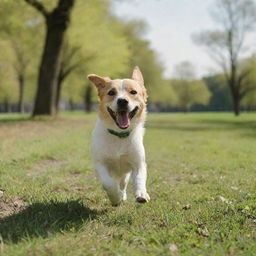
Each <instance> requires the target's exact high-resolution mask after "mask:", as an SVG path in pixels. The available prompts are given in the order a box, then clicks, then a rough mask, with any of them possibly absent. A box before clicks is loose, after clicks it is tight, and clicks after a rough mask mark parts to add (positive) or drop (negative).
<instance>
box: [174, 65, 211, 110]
mask: <svg viewBox="0 0 256 256" xmlns="http://www.w3.org/2000/svg"><path fill="white" fill-rule="evenodd" d="M174 77H176V79H173V80H171V85H172V87H173V88H174V91H175V93H176V94H177V106H178V107H179V108H181V109H182V110H183V111H184V112H187V111H188V110H189V109H190V107H191V106H193V105H195V104H201V105H206V104H208V102H209V99H210V96H211V92H210V91H209V89H208V87H207V86H206V84H205V82H204V81H203V80H196V76H195V71H194V67H193V65H192V64H191V63H190V62H181V63H180V64H178V65H176V67H175V71H174Z"/></svg>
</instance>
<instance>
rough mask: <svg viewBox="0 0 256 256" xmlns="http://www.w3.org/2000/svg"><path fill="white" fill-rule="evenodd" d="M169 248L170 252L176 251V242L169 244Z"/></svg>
mask: <svg viewBox="0 0 256 256" xmlns="http://www.w3.org/2000/svg"><path fill="white" fill-rule="evenodd" d="M169 250H170V251H171V252H177V251H178V247H177V245H176V244H172V243H171V244H169Z"/></svg>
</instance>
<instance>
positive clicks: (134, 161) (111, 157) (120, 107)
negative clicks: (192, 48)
mask: <svg viewBox="0 0 256 256" xmlns="http://www.w3.org/2000/svg"><path fill="white" fill-rule="evenodd" d="M88 79H90V80H91V81H92V82H93V83H94V84H95V85H96V87H97V89H98V95H99V98H100V105H99V118H98V120H97V124H96V127H95V129H94V132H93V138H92V146H91V151H92V155H93V161H94V166H95V169H96V171H97V173H98V175H99V177H100V179H101V181H102V184H103V188H104V189H105V190H106V192H107V194H108V197H109V199H110V201H111V203H112V204H113V205H119V204H120V203H121V201H123V200H126V198H127V196H126V187H127V184H128V181H129V178H130V175H131V176H132V181H133V188H134V193H135V198H136V201H137V202H139V203H145V202H148V201H149V200H150V197H149V195H148V193H147V190H146V179H147V169H146V163H145V151H144V146H143V135H144V122H145V118H146V113H147V111H146V101H147V93H146V89H145V87H144V80H143V76H142V74H141V71H140V69H139V68H138V67H135V68H134V70H133V75H132V79H116V80H111V79H110V78H109V77H100V76H97V75H94V74H91V75H88Z"/></svg>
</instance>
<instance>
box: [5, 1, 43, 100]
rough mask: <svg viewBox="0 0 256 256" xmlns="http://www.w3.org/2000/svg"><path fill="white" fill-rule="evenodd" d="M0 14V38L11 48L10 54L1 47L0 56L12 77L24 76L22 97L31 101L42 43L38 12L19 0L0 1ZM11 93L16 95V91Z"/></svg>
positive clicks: (40, 22) (41, 29)
mask: <svg viewBox="0 0 256 256" xmlns="http://www.w3.org/2000/svg"><path fill="white" fill-rule="evenodd" d="M0 17H1V23H0V39H1V38H2V39H3V40H5V41H6V44H8V48H9V49H10V51H12V57H10V56H6V55H5V54H4V52H5V51H6V49H5V48H2V47H1V48H0V54H1V56H2V57H3V56H5V57H4V58H2V59H3V60H4V61H5V62H8V63H9V64H10V69H12V71H11V74H12V80H15V79H16V80H17V79H18V77H19V75H23V76H24V79H25V100H26V102H31V100H32V99H33V98H34V90H35V85H36V74H37V71H38V70H37V69H38V64H39V60H40V54H41V48H42V43H43V34H44V31H43V26H42V25H43V24H42V20H41V18H40V15H39V14H38V13H37V12H36V11H34V10H33V9H32V8H30V7H28V6H27V4H25V3H24V2H23V1H9V2H0ZM35 35H36V36H35ZM16 83H18V81H17V82H16ZM17 88H18V87H17ZM3 90H4V88H3ZM6 90H8V88H7V87H6ZM14 94H15V95H17V94H18V90H16V91H15V92H14ZM14 103H16V102H15V101H14Z"/></svg>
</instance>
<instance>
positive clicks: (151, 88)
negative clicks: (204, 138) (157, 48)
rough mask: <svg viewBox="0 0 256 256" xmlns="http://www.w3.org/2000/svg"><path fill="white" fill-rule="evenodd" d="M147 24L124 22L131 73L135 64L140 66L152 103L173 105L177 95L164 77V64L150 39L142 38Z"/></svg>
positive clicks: (128, 75) (128, 74)
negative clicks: (129, 52)
mask: <svg viewBox="0 0 256 256" xmlns="http://www.w3.org/2000/svg"><path fill="white" fill-rule="evenodd" d="M145 31H146V25H145V23H143V22H142V21H133V22H130V23H127V24H124V34H125V35H126V37H127V41H128V42H129V49H130V50H131V55H130V58H129V67H130V68H129V73H127V74H126V76H127V77H130V76H131V70H132V69H133V68H134V67H135V66H139V67H140V69H141V71H142V73H143V76H144V80H145V86H146V88H147V92H148V95H149V102H151V103H168V105H173V104H174V103H175V101H176V95H175V93H174V91H173V89H172V87H171V86H169V84H168V82H167V81H165V80H164V79H163V66H162V64H161V63H160V62H159V60H158V58H157V55H156V52H154V51H153V50H152V49H151V47H150V42H149V41H148V40H145V39H142V35H144V34H145Z"/></svg>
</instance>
